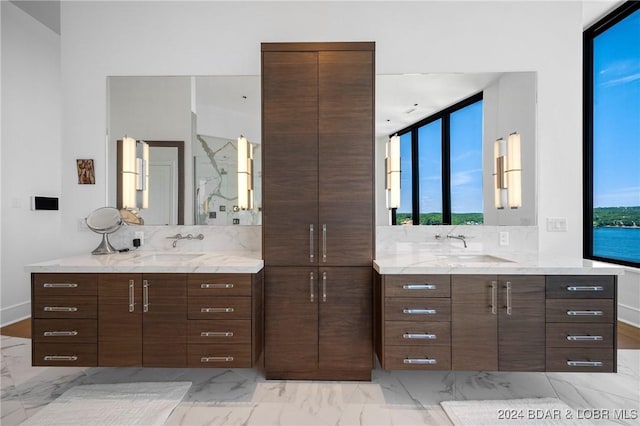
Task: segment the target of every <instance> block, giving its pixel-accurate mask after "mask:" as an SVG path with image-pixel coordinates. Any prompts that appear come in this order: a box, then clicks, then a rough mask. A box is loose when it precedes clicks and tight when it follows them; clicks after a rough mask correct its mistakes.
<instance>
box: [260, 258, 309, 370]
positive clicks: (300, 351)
mask: <svg viewBox="0 0 640 426" xmlns="http://www.w3.org/2000/svg"><path fill="white" fill-rule="evenodd" d="M264 277H265V286H264V287H265V300H264V303H265V318H268V320H267V321H266V322H265V369H266V370H267V371H268V372H276V373H277V372H287V371H294V372H295V371H309V370H311V371H313V370H316V369H317V367H318V289H317V281H318V280H317V278H318V272H317V269H316V268H296V267H270V268H266V270H265V274H264Z"/></svg>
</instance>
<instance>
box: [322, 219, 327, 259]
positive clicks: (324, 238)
mask: <svg viewBox="0 0 640 426" xmlns="http://www.w3.org/2000/svg"><path fill="white" fill-rule="evenodd" d="M322 261H323V262H326V261H327V225H326V224H325V223H323V224H322Z"/></svg>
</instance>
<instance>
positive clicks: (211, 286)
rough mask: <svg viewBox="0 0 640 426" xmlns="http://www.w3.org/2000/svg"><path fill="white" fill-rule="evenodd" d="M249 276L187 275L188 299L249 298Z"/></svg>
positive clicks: (250, 282)
mask: <svg viewBox="0 0 640 426" xmlns="http://www.w3.org/2000/svg"><path fill="white" fill-rule="evenodd" d="M251 284H252V281H251V274H189V275H188V278H187V290H188V295H189V297H200V296H248V297H250V296H251V291H252V289H251Z"/></svg>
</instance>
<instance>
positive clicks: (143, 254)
mask: <svg viewBox="0 0 640 426" xmlns="http://www.w3.org/2000/svg"><path fill="white" fill-rule="evenodd" d="M263 266H264V261H263V260H262V259H261V256H260V253H250V252H182V251H175V252H171V251H130V252H126V253H116V254H105V255H90V254H86V255H79V256H73V257H66V258H62V259H55V260H49V261H46V262H40V263H34V264H31V265H27V266H25V271H26V272H96V273H100V272H106V273H108V272H178V273H179V272H193V273H251V274H254V273H257V272H259V271H260V270H261V269H262V268H263Z"/></svg>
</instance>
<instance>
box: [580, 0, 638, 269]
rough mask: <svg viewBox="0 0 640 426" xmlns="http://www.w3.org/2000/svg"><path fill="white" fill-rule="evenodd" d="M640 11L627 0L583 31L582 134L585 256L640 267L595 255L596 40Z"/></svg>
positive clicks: (633, 2) (636, 3) (635, 4)
mask: <svg viewBox="0 0 640 426" xmlns="http://www.w3.org/2000/svg"><path fill="white" fill-rule="evenodd" d="M638 10H640V2H638V1H627V2H625V3H623V4H622V5H621V6H619V7H618V8H616V9H614V10H613V11H612V12H610V13H609V14H607V15H606V16H605V17H603V18H602V19H600V20H598V21H597V22H595V23H594V24H593V25H592V26H590V27H589V28H587V29H586V30H585V31H584V32H583V38H582V41H583V43H582V46H583V56H582V58H583V64H582V73H583V78H582V82H583V98H582V99H583V105H582V107H583V110H582V116H583V119H582V127H583V128H582V136H583V165H582V170H583V185H582V187H583V247H582V249H583V253H582V255H583V257H584V258H585V259H591V260H598V261H603V262H608V263H615V264H619V265H625V266H632V267H635V268H639V267H640V262H631V261H628V260H623V259H616V258H609V257H602V256H596V255H594V254H593V126H594V122H593V119H594V117H593V106H594V105H593V101H594V93H593V92H594V90H593V82H594V77H593V66H594V64H593V59H594V58H593V57H594V50H593V43H594V40H595V38H596V37H597V36H598V35H600V34H602V33H604V32H605V31H607V30H608V29H610V28H612V27H613V26H615V25H616V24H618V23H619V22H620V21H622V20H623V19H625V18H627V17H628V16H629V15H631V14H632V13H634V12H637V11H638Z"/></svg>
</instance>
